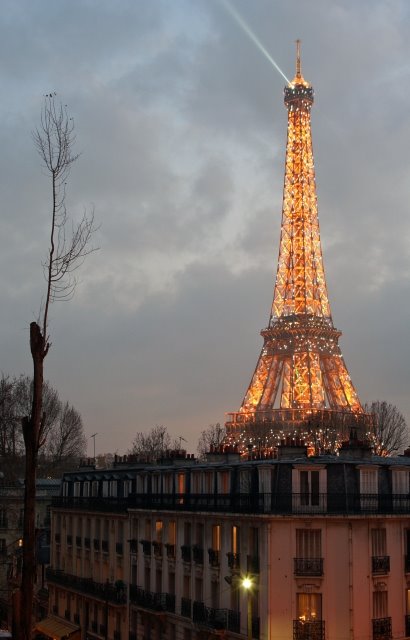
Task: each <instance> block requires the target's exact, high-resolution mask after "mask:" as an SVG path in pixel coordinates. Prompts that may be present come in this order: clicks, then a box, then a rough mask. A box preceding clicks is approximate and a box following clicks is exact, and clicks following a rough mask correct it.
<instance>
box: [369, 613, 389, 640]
mask: <svg viewBox="0 0 410 640" xmlns="http://www.w3.org/2000/svg"><path fill="white" fill-rule="evenodd" d="M372 627H373V640H388V638H391V637H392V633H391V618H390V617H389V618H373V620H372Z"/></svg>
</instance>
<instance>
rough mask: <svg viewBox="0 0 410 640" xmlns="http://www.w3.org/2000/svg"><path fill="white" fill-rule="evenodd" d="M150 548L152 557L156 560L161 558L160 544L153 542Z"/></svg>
mask: <svg viewBox="0 0 410 640" xmlns="http://www.w3.org/2000/svg"><path fill="white" fill-rule="evenodd" d="M152 547H153V549H154V556H155V557H156V558H162V542H157V541H156V540H154V542H153V543H152Z"/></svg>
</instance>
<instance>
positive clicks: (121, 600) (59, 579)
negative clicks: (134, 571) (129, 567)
mask: <svg viewBox="0 0 410 640" xmlns="http://www.w3.org/2000/svg"><path fill="white" fill-rule="evenodd" d="M46 579H47V582H50V583H55V584H60V585H63V586H65V587H66V588H67V589H71V590H73V591H79V592H80V593H87V594H90V595H92V596H93V597H96V598H98V599H99V600H104V601H107V602H110V603H111V604H117V605H121V604H126V601H127V596H126V589H125V585H124V587H122V588H119V587H118V586H116V585H114V584H112V583H111V582H105V583H104V582H95V581H94V580H92V579H91V578H80V577H78V576H74V575H72V574H70V573H65V572H64V571H61V570H60V569H52V568H51V567H47V569H46Z"/></svg>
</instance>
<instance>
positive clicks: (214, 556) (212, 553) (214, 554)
mask: <svg viewBox="0 0 410 640" xmlns="http://www.w3.org/2000/svg"><path fill="white" fill-rule="evenodd" d="M208 556H209V564H210V565H211V567H219V564H220V562H219V551H218V550H217V549H208Z"/></svg>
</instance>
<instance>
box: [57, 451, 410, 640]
mask: <svg viewBox="0 0 410 640" xmlns="http://www.w3.org/2000/svg"><path fill="white" fill-rule="evenodd" d="M250 457H252V456H250ZM256 458H257V456H256ZM256 458H255V459H249V460H248V461H243V459H241V460H240V459H239V456H238V455H236V454H234V453H221V454H213V455H210V456H209V460H208V461H207V462H206V463H198V462H197V461H194V460H193V459H192V458H189V459H185V460H180V459H177V460H175V459H174V460H169V461H165V462H164V463H163V464H158V465H150V466H149V465H146V466H143V465H127V464H126V463H124V461H121V464H117V465H116V466H115V467H114V468H113V469H111V470H103V471H97V470H95V469H93V468H91V467H89V468H87V469H84V470H81V471H79V472H76V473H67V474H65V476H64V478H63V484H62V494H61V496H60V497H59V498H57V499H55V504H54V506H53V510H52V561H51V567H50V568H49V569H48V571H47V580H48V587H49V591H50V608H51V610H52V612H53V614H54V615H55V616H58V617H60V618H63V619H65V620H66V621H67V622H69V623H71V624H72V623H74V624H76V625H78V627H79V628H80V630H81V637H82V638H84V639H85V638H88V639H89V640H102V639H109V640H136V639H137V638H138V640H142V639H145V640H160V639H163V640H165V639H166V640H177V639H178V640H191V639H193V638H202V637H205V636H207V637H209V636H210V635H224V636H226V637H233V638H234V637H239V636H245V637H248V638H250V637H251V636H252V638H255V639H260V640H279V639H280V640H283V639H285V638H288V639H291V638H293V639H294V640H308V639H309V640H310V639H312V640H316V639H318V640H325V638H326V639H329V640H351V639H353V638H355V639H357V640H359V639H360V640H381V639H382V638H383V639H384V638H404V637H406V636H407V635H410V629H409V619H410V618H409V615H410V493H409V489H410V487H409V477H410V458H408V457H406V456H399V457H396V458H380V457H375V456H372V455H371V451H370V449H368V448H367V447H366V446H364V445H362V444H361V443H358V442H357V441H355V440H352V441H351V442H350V443H349V444H348V445H345V446H344V447H343V448H342V450H341V452H340V455H338V456H332V455H324V456H318V457H307V455H306V447H304V446H300V445H298V444H295V443H293V444H292V445H290V444H289V446H288V445H282V446H281V447H279V450H278V456H277V458H275V459H266V458H261V457H259V459H256ZM245 577H247V578H249V579H250V584H248V583H244V578H245ZM245 586H250V588H249V589H248V590H246V589H245V588H244V587H245Z"/></svg>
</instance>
